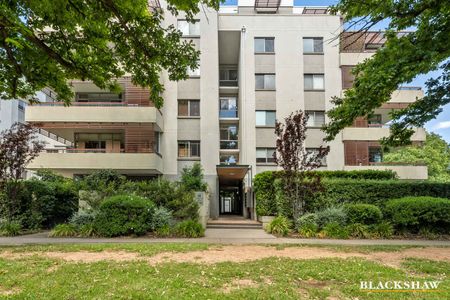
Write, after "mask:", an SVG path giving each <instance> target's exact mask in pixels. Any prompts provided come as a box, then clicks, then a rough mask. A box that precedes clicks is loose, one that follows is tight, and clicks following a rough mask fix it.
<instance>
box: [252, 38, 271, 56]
mask: <svg viewBox="0 0 450 300" xmlns="http://www.w3.org/2000/svg"><path fill="white" fill-rule="evenodd" d="M273 52H275V38H273V37H258V38H255V53H273Z"/></svg>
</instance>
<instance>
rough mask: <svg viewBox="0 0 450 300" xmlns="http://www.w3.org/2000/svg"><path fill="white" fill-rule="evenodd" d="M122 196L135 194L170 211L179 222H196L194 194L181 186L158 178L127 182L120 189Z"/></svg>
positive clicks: (196, 211)
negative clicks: (189, 220)
mask: <svg viewBox="0 0 450 300" xmlns="http://www.w3.org/2000/svg"><path fill="white" fill-rule="evenodd" d="M121 192H122V193H123V194H135V195H138V196H141V197H144V198H148V199H151V200H152V201H153V202H154V203H155V204H156V205H158V206H164V207H165V208H167V209H169V210H170V211H172V215H173V217H174V218H176V219H179V220H188V219H192V220H197V219H198V209H199V205H198V203H197V201H196V200H195V197H194V192H192V191H187V190H185V189H184V188H183V186H182V185H180V184H178V183H176V182H171V181H169V180H166V179H163V178H158V179H155V180H151V181H142V182H127V183H126V184H124V185H123V186H122V188H121Z"/></svg>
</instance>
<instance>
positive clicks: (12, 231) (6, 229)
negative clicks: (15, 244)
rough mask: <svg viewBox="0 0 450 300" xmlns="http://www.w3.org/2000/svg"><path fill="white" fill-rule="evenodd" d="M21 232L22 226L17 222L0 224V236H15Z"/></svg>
mask: <svg viewBox="0 0 450 300" xmlns="http://www.w3.org/2000/svg"><path fill="white" fill-rule="evenodd" d="M21 231H22V224H20V222H18V221H11V222H4V223H0V236H2V235H4V236H16V235H19V234H20V232H21Z"/></svg>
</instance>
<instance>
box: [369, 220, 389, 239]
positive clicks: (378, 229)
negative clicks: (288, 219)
mask: <svg viewBox="0 0 450 300" xmlns="http://www.w3.org/2000/svg"><path fill="white" fill-rule="evenodd" d="M370 231H371V234H372V236H374V237H376V238H384V239H388V238H391V237H392V235H393V234H394V227H393V226H392V224H391V223H389V222H381V223H379V224H374V225H372V226H371V228H370Z"/></svg>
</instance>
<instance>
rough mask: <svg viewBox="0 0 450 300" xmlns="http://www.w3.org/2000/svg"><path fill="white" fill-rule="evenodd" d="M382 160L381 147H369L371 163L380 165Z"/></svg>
mask: <svg viewBox="0 0 450 300" xmlns="http://www.w3.org/2000/svg"><path fill="white" fill-rule="evenodd" d="M382 160H383V153H382V151H381V147H369V163H380V162H381V161H382Z"/></svg>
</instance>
